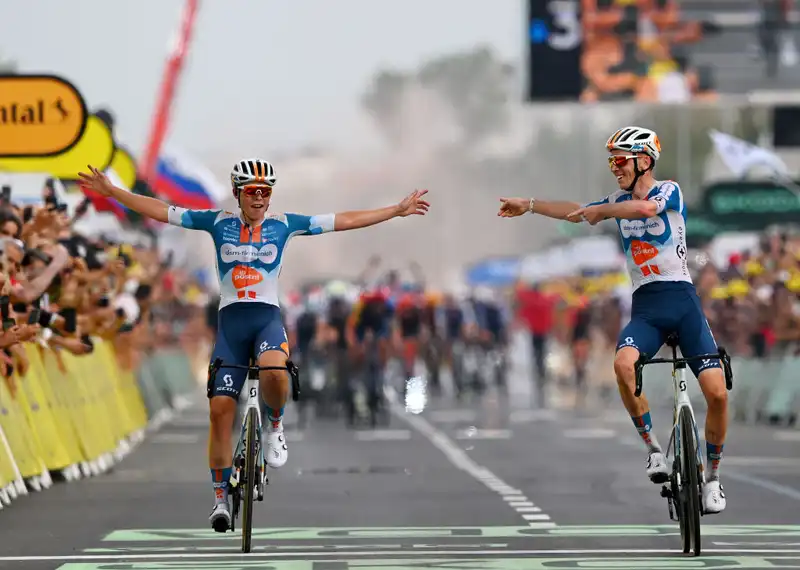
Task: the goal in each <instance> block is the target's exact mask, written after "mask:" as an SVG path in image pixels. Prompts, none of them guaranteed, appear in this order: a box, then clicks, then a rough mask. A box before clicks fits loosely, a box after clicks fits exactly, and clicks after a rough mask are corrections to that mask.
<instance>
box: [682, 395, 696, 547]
mask: <svg viewBox="0 0 800 570" xmlns="http://www.w3.org/2000/svg"><path fill="white" fill-rule="evenodd" d="M680 422H681V489H680V494H681V509H682V510H683V516H684V525H683V527H682V531H683V552H684V553H688V552H690V551H693V552H694V555H695V556H700V483H699V477H698V473H699V466H698V465H697V440H696V439H695V431H694V425H695V424H694V418H692V414H691V413H690V412H689V409H688V408H682V409H681V414H680Z"/></svg>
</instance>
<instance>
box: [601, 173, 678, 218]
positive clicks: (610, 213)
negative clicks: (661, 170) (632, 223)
mask: <svg viewBox="0 0 800 570" xmlns="http://www.w3.org/2000/svg"><path fill="white" fill-rule="evenodd" d="M682 208H683V195H682V194H681V189H680V187H679V186H678V184H677V182H665V183H664V184H662V185H661V187H660V188H659V191H658V193H657V194H656V195H655V196H652V197H650V198H648V199H647V200H627V201H625V202H619V203H616V204H604V205H603V206H602V209H603V214H604V215H605V216H606V217H609V218H622V219H624V220H631V219H636V218H651V217H653V216H655V215H657V214H660V213H662V212H663V211H664V210H674V211H675V212H680V211H681V209H682Z"/></svg>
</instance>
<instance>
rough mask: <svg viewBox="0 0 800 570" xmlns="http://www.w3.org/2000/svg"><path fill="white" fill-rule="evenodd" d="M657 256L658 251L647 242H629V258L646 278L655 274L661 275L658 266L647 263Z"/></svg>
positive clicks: (636, 240)
mask: <svg viewBox="0 0 800 570" xmlns="http://www.w3.org/2000/svg"><path fill="white" fill-rule="evenodd" d="M657 256H658V249H657V248H656V247H655V246H654V245H650V244H649V243H647V242H644V241H639V240H638V239H635V240H633V241H632V242H631V257H633V262H634V263H635V264H636V265H638V266H639V269H641V270H642V275H644V276H645V277H648V276H649V275H650V274H652V273H655V274H656V275H661V270H660V269H659V268H658V265H655V264H652V263H647V262H648V261H650V260H651V259H655V258H656V257H657Z"/></svg>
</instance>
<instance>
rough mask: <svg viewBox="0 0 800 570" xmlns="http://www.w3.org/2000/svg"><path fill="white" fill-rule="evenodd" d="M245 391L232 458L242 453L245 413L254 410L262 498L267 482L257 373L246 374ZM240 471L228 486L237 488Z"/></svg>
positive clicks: (254, 371) (232, 476)
mask: <svg viewBox="0 0 800 570" xmlns="http://www.w3.org/2000/svg"><path fill="white" fill-rule="evenodd" d="M245 390H247V392H246V394H247V402H246V404H245V406H244V413H243V414H242V429H241V432H240V434H239V439H238V440H237V442H236V448H235V449H234V450H233V457H234V458H235V457H238V456H239V454H243V453H244V441H245V433H246V430H247V412H248V410H250V409H251V408H255V410H256V418H258V424H257V425H256V437H257V439H256V441H257V442H258V461H257V463H256V471H258V473H259V483H258V494H259V496H262V495H263V494H264V484H265V483H266V482H267V478H266V472H267V470H266V465H267V462H266V459H265V457H264V446H263V445H261V441H262V439H261V435H262V431H263V426H264V418H262V417H261V406H260V405H259V398H260V396H259V379H258V371H257V370H251V371H250V372H248V374H247V381H246V382H245ZM240 471H241V468H240V467H236V468H235V469H234V472H233V473H232V474H231V480H230V485H231V487H237V486H238V484H239V472H240Z"/></svg>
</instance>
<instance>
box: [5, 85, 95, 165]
mask: <svg viewBox="0 0 800 570" xmlns="http://www.w3.org/2000/svg"><path fill="white" fill-rule="evenodd" d="M87 115H88V113H87V112H86V103H85V102H84V100H83V97H81V94H80V93H79V92H78V90H77V89H76V88H75V86H74V85H72V84H71V83H70V82H68V81H66V80H64V79H61V78H60V77H56V76H53V75H0V158H11V157H15V158H20V157H43V156H53V155H57V154H60V153H62V152H64V151H66V150H69V149H70V148H72V147H73V146H74V145H75V144H77V142H78V140H80V138H81V136H82V135H83V131H84V129H85V128H86V119H87Z"/></svg>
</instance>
